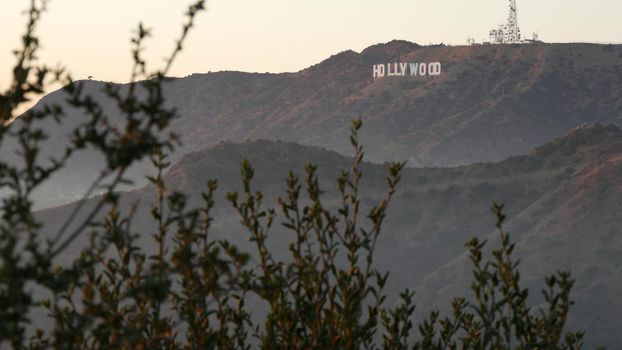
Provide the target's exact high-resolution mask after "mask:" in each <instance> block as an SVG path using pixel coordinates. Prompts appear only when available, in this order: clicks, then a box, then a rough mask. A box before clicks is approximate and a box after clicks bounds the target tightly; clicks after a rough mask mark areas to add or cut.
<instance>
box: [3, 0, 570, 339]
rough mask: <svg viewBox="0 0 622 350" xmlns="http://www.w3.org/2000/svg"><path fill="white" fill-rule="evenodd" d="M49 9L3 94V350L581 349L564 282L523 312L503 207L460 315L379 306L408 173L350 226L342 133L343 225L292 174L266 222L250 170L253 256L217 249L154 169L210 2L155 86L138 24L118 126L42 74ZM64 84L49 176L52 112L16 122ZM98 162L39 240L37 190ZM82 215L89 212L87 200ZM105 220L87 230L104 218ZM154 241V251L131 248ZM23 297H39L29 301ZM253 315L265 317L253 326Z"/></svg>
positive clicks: (54, 72)
mask: <svg viewBox="0 0 622 350" xmlns="http://www.w3.org/2000/svg"><path fill="white" fill-rule="evenodd" d="M46 3H47V1H45V0H41V1H36V0H32V2H31V7H30V11H29V13H28V14H29V16H28V18H29V21H28V24H27V28H26V32H25V34H24V36H23V37H22V47H21V49H20V50H18V51H17V53H16V64H15V67H14V69H13V82H12V84H11V86H10V87H9V88H8V90H7V91H5V92H3V93H2V94H1V95H0V125H2V127H0V145H2V144H4V145H6V144H7V140H9V139H11V140H14V141H15V142H16V144H17V145H18V146H19V154H20V156H21V160H22V162H21V163H19V164H12V163H9V162H6V161H4V160H2V161H0V187H1V190H0V193H3V196H2V204H1V210H0V213H1V215H2V221H1V222H0V347H5V346H8V347H11V348H14V349H24V348H28V349H43V348H59V349H73V348H79V349H116V348H119V349H134V348H138V349H155V348H158V349H163V348H166V349H182V348H183V349H206V348H207V349H212V348H218V349H232V348H240V349H249V348H263V349H361V348H367V349H377V348H383V349H578V348H580V347H581V338H582V334H581V333H567V332H565V330H564V328H565V323H566V319H567V315H568V312H569V309H570V306H571V304H572V303H571V301H570V290H571V287H572V284H573V282H572V280H571V279H570V276H569V275H568V274H567V273H558V274H557V275H555V276H553V277H550V278H548V279H547V280H546V289H545V291H544V293H545V297H546V307H544V308H542V309H539V310H532V309H531V308H530V307H529V306H528V304H527V296H528V291H527V290H525V289H522V288H521V286H520V274H519V272H518V262H517V261H516V260H514V259H512V253H513V250H514V245H513V244H512V243H511V242H510V238H509V235H508V234H507V233H506V232H504V231H503V228H502V224H503V222H504V220H505V216H504V215H503V213H502V206H498V205H494V206H493V212H494V214H495V215H496V218H497V227H498V230H499V235H500V237H501V246H500V247H498V248H497V249H495V250H493V252H492V256H491V257H490V258H485V257H484V254H483V248H484V245H485V242H479V241H477V240H472V241H471V242H469V243H468V244H467V248H468V250H469V256H470V258H471V261H472V263H473V284H472V291H473V295H472V298H459V299H456V300H453V301H452V306H453V312H452V313H451V314H450V315H449V316H447V317H441V316H440V315H439V313H437V312H433V313H432V314H431V315H429V317H427V319H426V320H425V321H424V322H422V323H421V324H420V325H418V327H415V325H414V324H413V321H412V319H413V314H414V312H415V304H414V300H415V298H414V295H413V293H412V292H410V291H408V290H406V291H404V292H403V293H402V294H401V302H400V303H398V305H397V306H395V307H393V308H391V307H388V306H386V304H387V303H386V296H385V294H384V293H383V289H384V286H385V285H386V283H387V280H388V278H389V274H388V273H387V272H384V271H379V270H378V269H377V268H375V264H374V250H375V246H376V242H377V241H378V240H379V239H382V238H383V237H382V228H383V223H384V220H385V217H386V215H387V213H388V207H389V204H390V202H391V199H392V197H393V195H394V193H395V191H396V190H397V186H398V183H399V181H400V173H401V170H402V168H403V166H404V164H403V163H394V164H391V165H390V166H389V168H388V175H387V179H386V181H387V190H386V194H385V197H384V199H383V200H381V201H380V202H379V203H377V204H376V205H375V206H374V207H373V208H372V209H371V210H370V211H369V212H368V213H361V209H360V197H359V192H360V181H361V178H362V176H363V173H362V171H361V163H362V161H363V157H364V152H363V147H362V146H361V144H360V142H359V139H358V131H359V130H360V128H361V127H362V123H361V122H360V120H354V121H353V123H352V129H351V130H352V131H351V135H350V141H351V143H352V146H353V148H354V151H355V156H354V158H353V164H352V167H351V168H350V169H347V170H344V171H343V172H342V174H341V176H340V177H339V178H338V179H336V182H337V188H338V191H339V194H340V198H341V204H340V206H339V208H337V209H336V210H335V209H331V208H329V207H328V206H327V205H326V204H325V203H324V202H323V201H322V198H323V197H322V194H323V193H324V191H323V189H322V188H320V185H319V183H320V182H319V179H318V177H317V175H316V174H317V168H316V167H315V166H314V165H312V164H309V165H308V166H307V167H306V169H305V177H304V178H303V179H300V178H298V177H297V176H295V175H294V173H293V172H290V173H289V174H287V177H286V188H287V190H286V192H285V193H283V195H282V196H281V197H280V199H279V201H278V206H277V207H275V208H271V207H267V206H266V203H264V197H263V194H262V192H261V191H258V190H256V189H254V188H253V184H252V180H253V177H254V170H253V168H252V166H251V164H249V163H248V162H244V163H243V164H242V166H241V175H240V180H241V183H242V188H243V191H241V193H228V194H227V195H226V198H227V200H228V202H229V203H230V204H231V206H232V207H233V208H234V209H235V210H236V211H237V212H238V214H239V217H240V221H241V223H242V224H243V225H244V227H245V229H246V231H247V233H248V238H249V239H250V240H251V241H252V242H253V243H254V247H255V250H254V251H252V252H243V251H241V250H240V249H239V248H238V247H236V246H234V245H232V244H231V243H229V242H228V241H226V240H215V239H213V238H212V237H211V235H210V231H211V226H212V222H213V219H212V211H213V208H214V206H215V198H216V197H215V194H216V191H217V187H218V184H217V182H216V181H214V180H210V181H208V182H207V183H206V188H205V193H203V206H202V207H196V208H195V207H190V206H189V205H188V203H187V200H186V199H187V198H186V196H185V195H184V194H183V193H176V192H173V193H171V192H170V191H168V190H167V188H166V184H165V182H164V180H163V177H162V176H163V173H164V171H165V170H166V169H167V167H168V165H169V163H168V162H167V157H166V154H167V153H170V152H171V151H173V150H174V148H175V145H176V140H175V138H174V135H170V134H167V133H166V130H167V127H168V126H169V125H170V123H171V122H172V121H173V120H174V118H176V117H177V115H176V113H175V111H174V110H172V109H169V108H167V107H166V106H165V105H164V96H163V92H162V91H163V89H162V86H163V83H164V82H165V76H166V74H167V73H168V72H169V70H170V68H171V65H172V64H173V62H174V61H175V58H176V57H177V55H178V54H179V52H180V51H181V50H182V46H183V43H184V40H185V38H186V37H187V35H188V33H189V31H190V29H191V28H192V26H193V23H194V20H195V18H196V15H197V14H198V13H199V12H200V11H202V10H203V9H204V1H197V2H195V3H194V4H192V5H191V6H190V7H189V9H188V11H187V13H186V16H187V20H186V22H185V24H184V25H183V27H182V33H181V36H180V38H179V40H178V41H177V42H176V43H175V46H174V49H173V51H172V53H171V54H170V56H169V58H168V60H167V61H166V63H165V66H164V67H163V68H162V69H159V70H155V71H151V70H149V69H148V65H147V62H145V60H144V59H143V56H142V51H143V44H144V40H145V39H147V38H148V37H149V34H150V32H149V30H148V29H146V28H145V27H144V26H143V25H139V26H138V29H137V31H136V33H135V36H134V37H133V38H132V43H133V49H132V57H133V59H134V66H133V68H132V75H131V81H130V84H129V85H128V88H127V89H126V90H121V89H120V88H118V87H115V86H113V85H111V84H109V85H107V87H106V90H105V93H106V96H107V97H108V98H110V99H111V100H113V101H114V102H115V105H116V107H118V110H119V113H121V114H122V116H123V120H124V123H123V125H122V126H120V127H119V126H113V125H112V123H111V122H110V120H111V118H110V115H108V114H107V113H109V111H106V110H103V108H101V107H100V105H99V102H98V101H96V100H94V99H92V98H91V97H90V96H88V95H87V94H85V93H84V90H83V85H82V84H81V83H80V82H72V81H71V79H70V78H69V76H68V74H67V73H66V72H65V71H64V70H62V69H50V68H48V67H45V66H39V65H38V63H37V52H38V50H39V47H40V46H39V45H40V43H39V41H38V39H37V37H36V28H37V24H38V22H39V19H40V16H41V15H42V13H43V11H44V10H45V5H46ZM50 82H62V83H64V84H66V87H65V91H66V93H67V101H68V102H69V103H70V104H71V105H72V106H74V107H76V108H80V109H81V110H82V111H83V112H84V119H83V121H82V122H81V124H80V125H78V126H77V127H76V128H75V129H74V130H73V132H72V133H71V135H72V137H71V139H70V140H68V146H67V148H66V151H65V152H64V153H63V154H59V155H57V158H56V159H54V160H53V161H52V162H51V163H50V164H49V165H43V164H47V163H44V162H43V161H42V160H41V159H40V158H41V156H40V151H41V149H40V146H41V144H42V142H43V141H44V140H45V139H46V134H45V130H43V129H42V128H41V126H40V125H41V121H42V120H44V119H48V118H53V119H54V120H56V121H57V122H58V123H63V110H62V108H61V107H60V106H57V105H46V106H40V107H37V108H36V109H31V110H30V111H28V112H27V113H25V114H23V115H21V116H20V117H19V118H17V119H16V120H13V113H14V111H15V110H16V109H17V108H18V107H19V106H20V105H22V104H24V103H26V102H27V101H29V100H30V99H31V98H33V97H34V96H35V95H40V94H42V93H44V90H45V86H46V84H48V83H50ZM87 148H88V149H95V150H96V151H97V152H99V153H100V154H101V155H103V156H104V159H105V164H102V171H101V175H100V177H99V178H98V179H96V180H95V181H94V183H93V186H92V188H91V190H90V191H89V192H88V193H87V194H86V195H85V198H84V200H83V201H81V202H80V203H78V205H77V206H76V209H75V210H74V211H73V213H72V214H71V215H69V216H68V217H66V218H59V220H62V221H63V223H64V224H63V225H62V226H61V228H60V230H59V231H58V232H57V233H56V234H55V235H54V236H51V237H43V236H42V235H41V232H42V229H43V228H42V226H41V224H40V222H38V220H37V215H36V213H35V212H34V211H33V203H32V201H31V199H30V197H31V194H32V193H33V191H34V190H36V189H37V188H39V187H40V186H42V185H44V184H45V183H46V181H47V180H48V179H49V178H50V176H52V175H53V174H55V173H56V172H58V171H59V169H62V168H63V166H64V165H65V164H66V163H67V162H68V161H69V160H70V159H71V158H72V157H74V156H75V155H76V154H78V153H80V152H83V151H84V150H85V149H87ZM143 159H151V161H152V162H153V164H154V169H155V171H154V173H155V175H154V176H153V177H150V178H149V181H150V182H151V183H152V184H153V187H154V188H155V189H156V192H157V193H156V198H157V200H156V201H155V203H153V207H152V209H151V215H152V219H153V221H154V222H155V223H156V226H157V230H156V231H155V232H134V231H133V230H132V226H131V223H132V216H133V211H132V210H129V211H123V210H122V209H121V206H120V205H119V200H120V194H119V193H118V192H116V189H117V188H118V186H119V185H120V184H122V183H124V182H125V181H128V179H127V178H126V171H127V169H128V168H129V167H130V166H131V165H132V164H134V163H136V162H138V161H140V160H143ZM102 188H103V189H104V190H105V191H104V194H103V195H101V196H98V197H96V204H95V205H94V206H85V205H84V203H86V201H85V200H86V199H87V197H89V196H90V195H91V194H93V193H94V192H95V191H96V190H100V189H102ZM100 214H105V215H103V217H104V218H103V219H101V220H100V219H99V218H100V217H101V216H102V215H100ZM277 222H278V223H282V225H283V226H284V227H285V228H286V229H288V230H289V231H290V232H291V236H292V240H291V242H290V244H289V259H287V260H280V259H277V258H276V257H275V254H273V253H274V252H272V251H271V250H270V249H269V247H268V244H267V242H268V241H269V240H270V234H269V232H270V229H271V228H272V227H273V225H274V224H275V223H277ZM146 235H151V237H152V239H153V241H154V242H155V246H156V249H155V250H154V251H148V250H146V249H144V248H143V247H141V246H139V245H138V244H137V237H138V236H146ZM81 236H89V237H90V243H89V244H88V245H87V246H86V247H84V249H83V251H82V252H81V254H79V255H78V256H75V257H72V258H73V263H71V264H66V265H59V264H58V262H57V260H58V257H59V256H60V255H62V254H64V253H66V251H67V247H68V246H69V245H70V244H71V243H73V242H74V241H75V240H76V239H77V238H78V237H81ZM34 290H38V291H44V292H40V293H35V292H34ZM250 302H258V303H263V304H265V305H267V310H268V311H267V313H266V315H265V316H262V317H261V318H260V319H258V317H257V315H252V314H251V312H250V311H249V310H250V308H249V305H248V303H250ZM37 309H45V311H46V314H47V315H49V318H50V320H51V322H52V323H53V326H52V327H51V328H50V329H46V330H44V329H36V328H37V326H36V325H35V324H33V321H34V320H33V319H32V312H33V311H34V310H37Z"/></svg>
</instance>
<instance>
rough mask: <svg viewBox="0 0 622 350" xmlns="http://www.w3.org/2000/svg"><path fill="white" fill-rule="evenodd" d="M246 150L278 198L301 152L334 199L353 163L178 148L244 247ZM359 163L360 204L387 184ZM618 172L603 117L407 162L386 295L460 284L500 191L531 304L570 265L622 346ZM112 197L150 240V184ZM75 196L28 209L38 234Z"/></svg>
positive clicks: (492, 235)
mask: <svg viewBox="0 0 622 350" xmlns="http://www.w3.org/2000/svg"><path fill="white" fill-rule="evenodd" d="M367 151H369V148H368V149H367ZM245 158H248V159H249V160H250V161H251V163H252V164H253V165H254V166H255V174H256V178H255V180H254V182H253V189H255V190H261V191H263V192H264V194H265V196H266V205H269V206H276V197H277V196H278V195H283V194H284V181H283V179H284V178H285V176H286V174H287V171H288V170H290V169H291V170H293V171H294V172H295V173H297V174H298V175H299V176H300V177H301V178H304V177H303V169H304V165H305V163H306V162H311V163H315V164H317V165H318V173H319V176H320V179H321V180H322V181H321V185H322V187H323V188H324V190H325V191H326V193H325V194H324V195H323V198H324V201H325V203H327V204H329V205H331V204H332V205H337V203H338V200H339V199H338V198H337V193H336V183H335V179H336V176H337V175H338V174H339V173H340V171H341V170H342V169H345V168H346V167H348V165H349V164H351V159H349V158H347V157H344V156H342V155H340V154H338V153H336V152H333V151H328V150H325V149H321V148H317V147H309V146H302V145H298V144H295V143H287V142H274V141H268V140H259V141H252V142H244V143H240V144H235V143H224V144H221V145H217V146H212V147H209V148H207V149H204V150H201V151H197V152H191V153H189V154H187V155H185V156H184V157H183V158H182V159H181V160H180V161H179V162H178V163H177V164H175V165H174V166H172V167H171V169H170V170H169V171H168V173H167V174H166V181H167V184H168V186H169V189H170V190H171V191H173V190H176V191H181V192H183V193H187V194H188V195H189V196H190V199H189V202H190V204H192V205H198V204H199V203H200V196H199V193H200V192H201V191H203V190H205V188H206V182H207V180H208V179H218V180H219V183H220V189H219V190H218V192H217V193H218V195H217V198H218V200H217V207H216V211H215V213H216V220H215V225H214V230H215V232H214V235H215V236H214V237H226V238H227V239H229V240H231V241H233V242H236V243H237V244H238V245H240V246H242V247H247V248H249V247H250V245H249V244H250V243H249V242H248V236H247V235H246V234H244V230H243V229H242V228H241V226H240V224H239V218H238V217H237V216H236V214H235V213H234V212H233V210H232V209H231V208H229V205H228V204H227V203H226V202H225V200H224V195H225V193H226V192H228V191H233V190H240V188H241V184H240V179H239V166H240V162H241V161H242V160H243V159H245ZM363 173H364V177H363V184H362V187H363V188H364V191H363V193H362V204H363V207H364V208H369V207H370V206H371V205H373V204H374V203H376V202H377V201H378V200H379V199H380V196H381V194H382V191H383V190H384V189H385V186H386V184H385V181H384V177H385V176H386V173H387V166H386V165H378V164H370V163H366V164H365V165H364V167H363ZM621 178H622V131H621V130H620V129H619V128H617V127H615V126H612V125H609V126H603V125H601V124H595V125H582V126H580V127H578V128H575V129H573V130H572V131H570V132H569V133H567V134H566V135H564V136H563V137H561V138H558V139H556V140H554V141H552V142H550V143H548V144H546V145H544V146H541V147H538V148H536V149H535V150H533V151H531V152H530V153H529V154H527V155H523V156H517V157H512V158H509V159H507V160H504V161H501V162H498V163H478V164H473V165H469V166H461V167H455V168H408V169H406V170H405V171H404V174H403V180H402V182H401V184H400V185H399V191H398V192H397V193H396V198H395V201H394V202H393V203H392V204H391V207H390V210H389V216H388V221H387V225H386V227H385V230H384V231H383V234H382V238H381V239H380V241H379V245H378V248H377V249H378V254H377V262H378V264H379V266H380V267H381V269H383V270H390V271H391V278H390V282H389V289H388V292H389V294H390V296H391V298H394V297H395V296H396V294H397V292H398V291H400V290H402V289H403V288H406V287H410V288H415V290H416V291H417V298H416V301H417V305H418V309H417V310H418V315H423V314H424V313H425V312H426V310H429V309H430V308H432V307H440V308H446V307H447V306H449V304H448V302H449V298H450V297H451V296H455V295H457V294H461V295H467V294H468V287H469V283H468V282H469V281H470V278H471V270H470V264H469V263H468V262H467V261H466V259H465V255H464V252H465V249H464V243H465V242H466V241H467V240H469V239H470V238H471V237H473V236H477V237H479V238H482V239H485V238H488V239H490V241H491V243H490V244H491V245H493V244H495V243H494V242H495V239H496V232H495V230H494V217H493V215H492V214H491V213H490V210H489V207H490V205H491V203H492V202H493V201H496V202H498V203H506V209H507V214H508V217H509V222H508V225H507V229H508V230H509V231H510V233H511V237H512V240H513V241H514V242H517V243H518V255H519V256H520V257H521V258H522V261H523V263H522V265H521V271H522V275H521V276H522V278H523V280H524V281H525V283H526V285H527V286H529V287H531V288H532V298H533V299H532V302H533V303H534V305H535V304H538V303H539V301H540V293H539V292H540V288H542V287H543V286H544V279H543V278H544V276H546V275H549V274H552V273H554V272H555V271H556V270H559V269H562V270H569V271H571V272H572V273H573V276H574V277H575V278H577V284H576V287H575V289H574V293H573V295H572V297H573V298H574V300H576V305H575V307H574V308H573V311H572V314H571V327H573V328H580V329H585V330H587V331H588V341H587V344H588V345H589V347H588V348H591V347H592V346H596V345H607V346H608V348H610V349H618V348H621V347H622V341H621V340H620V337H619V333H618V332H619V330H620V329H622V319H621V318H620V317H619V315H620V314H621V313H622V304H620V303H619V301H618V296H619V295H621V294H622V235H621V234H620V227H622V185H620V179H621ZM122 198H123V201H122V202H123V206H125V207H129V205H131V204H133V203H136V202H138V203H142V204H141V205H140V206H139V209H138V211H137V214H136V218H135V219H134V221H133V228H134V230H135V231H136V232H139V233H141V235H142V237H143V239H144V242H143V245H144V246H145V247H149V246H150V244H149V243H148V242H149V233H150V232H152V230H153V229H154V227H153V225H152V223H151V222H150V221H149V219H148V218H149V214H148V208H147V205H146V204H148V203H150V202H151V201H153V199H154V189H153V188H151V187H149V186H148V187H145V188H143V189H141V190H137V191H133V192H128V193H125V194H123V195H122ZM74 205H75V204H72V205H67V206H63V207H58V208H55V209H50V210H46V211H42V212H40V213H39V214H38V217H39V219H41V220H42V221H43V222H44V224H45V225H44V227H46V228H47V230H48V234H52V233H53V232H55V230H56V229H57V228H58V226H59V225H60V224H61V223H62V221H60V220H59V219H58V218H64V217H67V215H68V213H69V212H70V210H72V208H73V207H74ZM90 205H93V201H90V202H89V203H88V205H87V206H90ZM363 212H365V210H363ZM278 222H280V220H277V223H278ZM291 238H292V237H291V235H286V231H284V230H283V229H282V228H281V229H279V228H275V230H274V231H272V233H271V234H270V242H271V244H272V245H273V247H274V249H275V250H276V255H277V256H284V255H285V254H286V252H287V249H286V247H287V244H288V242H289V240H290V239H291ZM81 239H82V242H77V243H76V244H74V246H73V247H71V249H72V251H70V252H68V253H67V254H64V256H63V258H64V259H67V258H70V257H71V256H72V255H74V254H76V249H78V248H79V245H80V244H83V243H84V242H85V240H86V239H87V237H82V238H81ZM391 300H393V299H391Z"/></svg>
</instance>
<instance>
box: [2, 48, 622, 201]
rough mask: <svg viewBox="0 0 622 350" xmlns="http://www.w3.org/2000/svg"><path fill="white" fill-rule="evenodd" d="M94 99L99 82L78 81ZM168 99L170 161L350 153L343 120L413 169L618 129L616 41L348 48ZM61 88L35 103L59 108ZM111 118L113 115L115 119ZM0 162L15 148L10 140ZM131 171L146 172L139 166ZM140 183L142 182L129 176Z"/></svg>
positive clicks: (87, 170) (370, 147) (621, 58)
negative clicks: (430, 68)
mask: <svg viewBox="0 0 622 350" xmlns="http://www.w3.org/2000/svg"><path fill="white" fill-rule="evenodd" d="M398 61H399V62H432V61H439V62H441V63H442V65H443V73H442V75H441V76H438V77H434V78H422V77H387V78H384V79H376V80H373V79H372V65H373V64H379V63H389V62H398ZM83 83H84V85H85V86H84V89H85V91H87V92H89V93H92V94H93V95H94V96H95V99H96V100H98V101H101V103H102V104H103V106H104V109H105V110H106V111H108V112H109V114H111V115H112V116H114V108H113V105H112V103H111V102H110V101H109V100H107V99H106V98H104V97H103V95H102V93H101V90H102V89H103V86H104V84H103V83H99V82H91V81H86V82H83ZM165 90H166V91H165V93H166V94H165V96H166V99H167V103H169V104H170V105H171V106H175V107H176V108H177V110H178V111H179V113H180V118H179V119H178V120H176V121H175V122H174V125H173V127H172V129H173V131H175V132H176V133H177V134H178V135H180V138H181V141H182V142H183V146H182V147H181V148H179V149H178V151H177V152H176V154H174V155H173V158H174V159H175V160H176V159H179V158H180V157H181V156H183V155H184V154H186V153H187V152H191V151H196V150H200V149H203V148H205V147H207V146H210V145H217V144H219V143H220V142H225V141H227V140H231V141H233V142H240V141H244V140H247V139H250V140H255V139H270V140H284V141H294V142H297V143H301V144H307V145H316V146H321V147H325V148H327V149H331V150H335V151H338V152H341V153H342V154H349V152H350V148H349V145H348V137H347V135H348V132H349V125H350V120H351V118H353V117H361V118H363V120H364V121H365V125H366V128H365V130H364V131H363V133H362V136H363V138H364V139H365V140H366V141H365V142H366V146H367V156H368V160H370V161H374V162H383V161H387V160H407V161H409V162H410V164H411V165H417V166H455V165H463V164H469V163H473V162H480V161H499V160H501V159H505V158H507V157H509V156H511V155H517V154H524V153H526V152H528V151H529V150H530V149H532V148H533V147H536V146H538V145H541V144H543V143H545V142H548V141H550V140H552V139H553V138H555V137H559V136H561V135H563V134H564V133H565V132H567V131H568V130H571V129H572V128H574V127H576V126H577V125H579V124H581V123H582V122H595V121H599V122H605V123H615V124H620V122H621V120H622V99H620V96H622V45H593V44H529V45H484V46H481V45H480V46H468V47H448V46H442V45H439V46H419V45H416V44H413V43H410V42H405V41H392V42H389V43H386V44H379V45H374V46H371V47H369V48H367V49H365V50H363V51H362V52H360V53H357V52H354V51H345V52H342V53H339V54H337V55H335V56H333V57H330V58H328V59H327V60H325V61H323V62H321V63H319V64H317V65H314V66H312V67H309V68H307V69H304V70H302V71H300V72H296V73H286V74H268V73H266V74H263V73H262V74H259V73H241V72H217V73H208V74H194V75H191V76H188V77H185V78H180V79H172V80H171V81H169V82H168V83H167V84H166V89H165ZM63 98H64V97H63V94H62V92H60V91H59V92H56V93H53V94H50V95H49V96H47V97H46V98H44V99H43V101H42V103H44V102H49V101H56V102H62V100H63ZM67 112H68V113H67V114H68V116H67V118H65V120H64V123H63V124H62V125H56V124H54V123H48V124H47V125H45V126H44V129H45V130H46V132H48V133H49V134H51V136H52V137H51V138H50V140H49V144H48V145H46V146H45V149H46V152H48V153H49V154H54V155H58V154H60V153H61V152H62V150H63V149H64V148H63V147H64V146H63V142H66V141H67V139H68V138H67V136H66V135H67V133H68V132H69V130H70V126H71V125H76V124H77V123H79V122H80V120H83V118H84V117H83V116H82V115H81V114H80V113H79V112H77V111H73V110H71V108H67ZM113 119H114V118H113ZM0 153H1V155H2V157H9V156H10V154H12V153H13V150H12V147H11V145H10V144H6V143H5V144H4V145H3V147H2V148H1V149H0ZM99 161H100V159H99V158H98V157H94V156H93V155H92V154H90V153H87V154H85V155H84V156H82V157H77V160H76V161H75V162H74V163H72V164H71V166H70V167H69V168H68V170H67V171H66V172H65V173H63V174H62V175H61V176H58V177H57V178H56V179H55V180H54V184H55V185H54V186H52V185H50V186H49V187H48V188H49V189H50V191H48V192H45V193H42V195H41V196H40V197H41V199H46V200H48V201H49V204H48V205H50V204H53V203H57V202H54V201H53V200H54V199H56V197H59V196H64V195H67V194H68V193H72V192H75V193H78V194H79V193H81V192H83V191H84V187H85V186H86V183H85V182H86V181H85V180H84V179H87V178H88V179H89V180H90V178H92V177H93V176H94V173H95V172H96V171H97V169H99V167H100V163H99ZM137 169H138V170H136V171H135V172H134V174H135V175H136V174H141V173H144V171H142V170H144V165H140V166H138V167H137ZM137 178H138V179H139V184H140V179H141V178H140V177H138V176H137Z"/></svg>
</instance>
